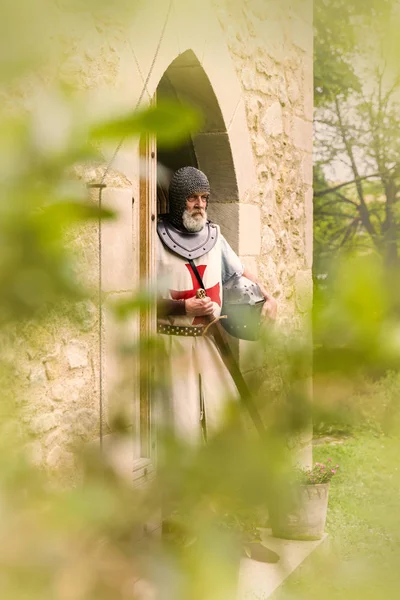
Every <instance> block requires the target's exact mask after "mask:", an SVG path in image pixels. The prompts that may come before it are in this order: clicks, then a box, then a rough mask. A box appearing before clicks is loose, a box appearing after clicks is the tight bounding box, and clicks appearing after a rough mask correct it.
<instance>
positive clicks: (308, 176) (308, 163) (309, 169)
mask: <svg viewBox="0 0 400 600" xmlns="http://www.w3.org/2000/svg"><path fill="white" fill-rule="evenodd" d="M301 167H302V175H303V183H305V184H306V185H312V184H313V158H312V154H311V153H308V152H307V153H304V154H303V158H302V161H301Z"/></svg>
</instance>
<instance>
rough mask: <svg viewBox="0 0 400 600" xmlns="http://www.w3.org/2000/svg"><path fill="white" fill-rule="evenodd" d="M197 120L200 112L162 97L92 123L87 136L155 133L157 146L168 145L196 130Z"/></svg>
mask: <svg viewBox="0 0 400 600" xmlns="http://www.w3.org/2000/svg"><path fill="white" fill-rule="evenodd" d="M201 123H202V117H201V115H200V113H199V112H198V111H197V110H195V109H194V108H192V107H191V106H188V105H186V104H178V103H176V102H170V101H165V100H164V101H162V102H159V103H158V104H157V105H156V106H150V107H149V108H146V109H145V110H140V111H134V112H133V113H130V114H128V115H126V116H124V117H120V118H118V119H114V120H112V121H108V122H105V123H100V124H98V125H96V126H95V127H93V129H92V131H91V136H92V138H93V139H95V140H119V139H121V138H122V137H137V136H140V135H142V134H152V135H156V136H157V142H158V144H159V145H160V146H166V147H168V146H174V145H177V144H178V143H180V142H181V141H183V140H184V139H186V138H187V137H189V136H190V134H191V133H193V132H195V131H198V129H199V128H200V126H201Z"/></svg>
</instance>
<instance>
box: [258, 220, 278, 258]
mask: <svg viewBox="0 0 400 600" xmlns="http://www.w3.org/2000/svg"><path fill="white" fill-rule="evenodd" d="M275 247H276V237H275V233H274V231H273V229H271V227H269V226H268V225H264V226H263V228H262V235H261V252H262V254H269V253H270V252H272V250H274V248H275Z"/></svg>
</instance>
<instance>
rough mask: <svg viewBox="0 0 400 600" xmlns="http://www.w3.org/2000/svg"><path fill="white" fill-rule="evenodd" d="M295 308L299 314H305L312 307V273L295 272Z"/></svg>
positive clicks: (309, 271)
mask: <svg viewBox="0 0 400 600" xmlns="http://www.w3.org/2000/svg"><path fill="white" fill-rule="evenodd" d="M295 289H296V306H297V309H298V310H299V312H301V313H305V312H308V311H310V310H311V307H312V295H313V288H312V273H311V270H308V271H297V273H296V277H295Z"/></svg>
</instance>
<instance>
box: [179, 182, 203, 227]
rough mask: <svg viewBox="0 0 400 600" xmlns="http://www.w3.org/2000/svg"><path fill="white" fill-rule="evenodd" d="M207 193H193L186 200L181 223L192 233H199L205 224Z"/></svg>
mask: <svg viewBox="0 0 400 600" xmlns="http://www.w3.org/2000/svg"><path fill="white" fill-rule="evenodd" d="M208 197H209V194H208V192H198V193H197V192H195V193H193V194H191V195H190V196H189V198H187V199H186V208H185V210H184V212H183V215H182V223H183V225H184V227H185V229H187V231H190V232H192V233H195V232H197V231H201V230H202V229H203V227H204V226H205V224H206V222H207V202H208Z"/></svg>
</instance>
